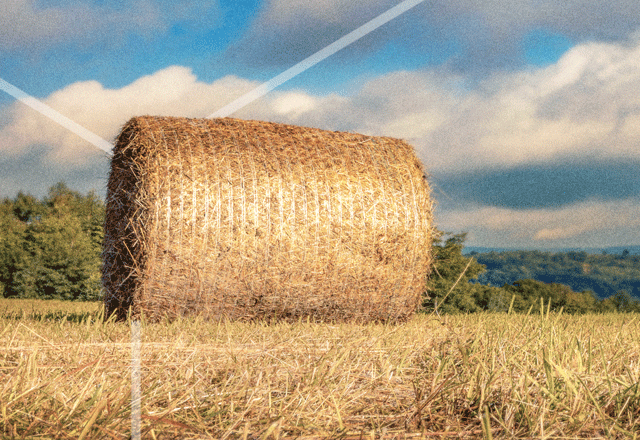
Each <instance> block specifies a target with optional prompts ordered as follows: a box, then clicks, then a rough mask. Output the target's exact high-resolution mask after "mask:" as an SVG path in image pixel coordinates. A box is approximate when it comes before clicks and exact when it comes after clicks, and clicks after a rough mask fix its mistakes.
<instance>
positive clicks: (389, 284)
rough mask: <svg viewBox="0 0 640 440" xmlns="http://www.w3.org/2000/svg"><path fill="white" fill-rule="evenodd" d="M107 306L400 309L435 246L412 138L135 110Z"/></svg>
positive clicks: (110, 231) (373, 314) (107, 271)
mask: <svg viewBox="0 0 640 440" xmlns="http://www.w3.org/2000/svg"><path fill="white" fill-rule="evenodd" d="M106 210H107V212H106V214H107V216H106V223H105V237H104V250H103V269H102V281H103V284H104V287H105V290H106V294H105V305H106V312H107V316H109V315H111V314H113V313H116V314H117V315H118V317H119V318H124V317H125V316H126V315H127V312H128V310H129V308H131V310H132V311H133V313H134V314H135V315H137V314H140V313H143V314H144V316H146V317H147V318H149V319H152V320H157V319H161V318H165V317H168V318H175V317H178V316H184V315H192V314H199V315H203V316H205V317H207V318H214V319H220V318H229V319H257V318H259V319H265V318H266V319H274V318H275V319H287V320H291V319H298V318H300V317H305V318H307V317H308V318H310V319H312V320H321V321H358V322H367V321H402V320H405V319H407V318H408V317H410V316H411V315H412V314H413V313H415V311H416V309H417V307H418V305H419V303H420V298H421V295H422V293H423V291H424V288H425V284H426V277H427V275H428V274H429V271H430V268H431V263H432V256H431V241H432V232H433V225H432V202H431V199H430V190H429V186H428V183H427V181H426V177H425V174H424V171H423V168H422V166H421V164H420V163H419V161H418V160H417V158H416V156H415V153H414V151H413V149H412V147H411V146H410V145H408V144H407V143H405V142H403V141H400V140H398V139H392V138H387V137H369V136H363V135H359V134H352V133H339V132H331V131H324V130H319V129H313V128H304V127H297V126H291V125H284V124H275V123H268V122H257V121H243V120H238V119H231V118H222V119H213V120H210V119H187V118H171V117H151V116H143V117H137V118H133V119H131V120H130V121H129V122H128V123H127V124H126V125H125V126H124V128H123V130H122V132H121V133H120V135H119V137H118V139H117V142H116V146H115V149H114V154H113V158H112V161H111V172H110V176H109V183H108V190H107V201H106Z"/></svg>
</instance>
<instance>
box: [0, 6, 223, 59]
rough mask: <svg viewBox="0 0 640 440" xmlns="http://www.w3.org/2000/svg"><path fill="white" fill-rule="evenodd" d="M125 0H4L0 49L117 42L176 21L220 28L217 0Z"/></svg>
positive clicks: (161, 28)
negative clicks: (114, 0)
mask: <svg viewBox="0 0 640 440" xmlns="http://www.w3.org/2000/svg"><path fill="white" fill-rule="evenodd" d="M120 4H121V6H120V7H119V8H116V7H113V6H111V5H110V4H109V3H108V2H105V4H104V6H96V5H94V4H90V3H88V2H86V1H81V0H75V1H71V2H65V3H64V4H63V5H60V6H50V7H43V6H42V5H41V2H37V1H35V0H2V1H0V5H1V8H2V14H3V17H2V26H0V50H24V49H28V50H29V51H36V52H37V51H38V50H44V49H45V48H48V47H51V46H53V45H56V44H61V43H76V44H79V45H82V46H84V45H87V44H91V43H95V42H98V41H100V42H108V44H113V42H114V41H116V42H117V41H120V40H121V38H123V36H124V35H126V34H127V33H130V32H133V33H136V34H139V35H144V36H147V37H149V36H152V35H155V34H158V33H163V32H164V31H166V30H167V29H168V27H169V24H170V22H171V21H173V20H177V19H178V20H185V19H190V20H191V21H194V20H195V21H198V20H202V19H203V18H204V17H206V24H207V26H208V27H211V26H212V25H214V26H215V25H217V22H216V21H212V20H211V17H212V16H213V17H216V16H218V15H219V8H218V2H217V1H212V2H206V4H205V2H199V1H183V2H180V3H179V4H178V5H176V4H173V3H172V2H163V1H162V0H131V1H125V2H123V3H120ZM205 11H206V12H207V14H205ZM211 11H213V13H212V12H211Z"/></svg>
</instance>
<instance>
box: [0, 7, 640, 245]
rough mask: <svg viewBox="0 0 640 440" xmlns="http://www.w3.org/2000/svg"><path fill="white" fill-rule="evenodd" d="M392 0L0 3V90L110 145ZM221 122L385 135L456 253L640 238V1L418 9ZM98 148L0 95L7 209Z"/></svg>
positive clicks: (98, 185) (283, 60)
mask: <svg viewBox="0 0 640 440" xmlns="http://www.w3.org/2000/svg"><path fill="white" fill-rule="evenodd" d="M399 3H400V1H399V0H367V1H353V0H262V1H259V0H252V1H226V0H217V1H215V0H214V1H208V2H201V1H196V0H193V1H165V0H135V1H129V0H115V1H114V0H109V1H107V0H94V1H85V0H52V1H44V0H0V10H2V11H3V13H2V16H0V21H1V26H0V79H1V80H4V81H5V82H6V83H7V84H11V85H12V86H15V87H17V88H18V89H20V90H22V91H24V92H25V93H27V94H29V95H31V96H33V97H34V98H36V99H38V100H39V101H41V102H42V103H44V104H46V105H47V106H49V107H50V108H52V109H54V110H55V111H57V112H59V113H60V114H62V115H64V116H65V117H67V118H69V119H70V120H72V121H74V122H75V123H77V124H79V125H80V126H82V127H84V128H86V129H87V130H89V131H91V132H93V133H95V134H97V135H98V136H100V137H101V138H103V139H105V140H107V141H109V142H113V140H114V139H115V137H116V136H117V134H118V133H119V131H120V129H121V128H122V126H123V125H124V123H125V122H126V121H127V120H128V119H129V118H131V117H133V116H138V115H143V114H152V115H171V116H186V117H207V116H209V115H211V114H212V113H214V112H216V111H217V110H218V109H220V108H222V107H224V106H225V105H227V104H229V103H231V102H232V101H234V100H235V99H236V98H238V97H240V96H242V95H243V94H245V93H247V92H249V91H251V90H253V89H254V88H255V87H257V86H259V85H260V84H262V83H264V82H267V81H269V80H271V79H272V78H273V77H275V76H276V75H278V74H280V73H282V72H283V71H285V70H287V69H289V68H290V67H292V66H293V65H295V64H296V63H298V62H300V61H302V60H304V59H305V58H307V57H309V56H311V55H313V54H314V53H316V52H317V51H319V50H321V49H323V48H324V47H326V46H327V45H329V44H331V43H333V42H334V41H336V40H338V39H340V38H341V37H342V36H344V35H346V34H348V33H349V32H351V31H353V30H355V29H357V28H358V27H360V26H362V25H363V24H365V23H367V22H368V21H370V20H373V19H375V18H376V17H378V16H379V15H380V14H382V13H384V12H385V11H387V10H389V9H390V8H392V7H394V6H396V5H397V4H399ZM231 116H233V117H238V118H243V119H254V120H264V121H273V122H282V123H290V124H296V125H303V126H311V127H317V128H322V129H327V130H338V131H350V132H358V133H363V134H368V135H381V136H392V137H397V138H401V139H404V140H406V141H408V142H409V143H410V144H411V145H413V146H414V147H415V149H416V153H417V155H418V157H419V158H420V160H421V161H422V162H423V164H424V166H425V168H426V170H427V171H428V173H429V176H430V177H429V181H430V184H431V186H432V190H433V196H434V198H435V200H436V206H435V220H436V227H437V228H438V229H439V230H441V231H445V232H450V233H463V232H466V233H467V240H466V245H467V246H485V247H505V248H520V249H541V250H545V249H554V248H567V247H579V248H593V247H607V246H627V245H628V246H631V245H640V2H638V1H637V0H607V1H604V0H562V1H560V0H509V1H507V0H425V1H424V2H421V3H419V4H417V5H416V6H415V7H412V8H411V9H409V10H408V11H406V12H404V13H402V14H401V15H399V16H398V17H396V18H394V19H393V20H391V21H389V22H387V23H385V24H384V25H382V26H380V27H378V28H377V29H375V30H374V31H372V32H371V33H369V34H367V35H365V36H364V37H362V38H360V39H359V40H357V41H355V42H353V43H352V44H350V45H348V46H347V47H345V48H344V49H342V50H340V51H339V52H337V53H335V54H333V55H331V56H330V57H328V58H326V59H324V60H322V61H321V62H319V63H318V64H316V65H314V66H313V67H311V68H309V69H308V70H305V71H303V72H302V73H300V74H299V75H297V76H295V77H294V78H292V79H291V80H289V81H287V82H285V83H284V84H282V85H280V86H279V87H277V88H275V89H274V90H272V91H271V92H269V93H268V94H266V95H265V96H263V97H261V98H259V99H257V100H255V101H253V102H252V103H250V104H248V105H247V106H245V107H243V108H241V109H239V110H237V111H236V112H234V113H233V114H232V115H231ZM108 172H109V156H108V154H107V153H105V152H104V151H102V150H100V149H99V148H97V147H96V146H95V145H93V144H91V143H90V142H87V141H86V140H84V139H82V138H81V137H79V136H78V135H77V134H76V133H75V132H73V131H70V130H69V129H67V128H64V127H62V126H60V125H59V124H58V123H57V122H54V121H52V120H51V119H50V118H48V117H47V116H45V115H43V114H42V113H39V112H38V111H36V110H34V109H32V108H31V107H29V106H27V105H25V104H24V103H22V102H20V101H19V100H16V99H15V97H14V96H12V95H11V94H10V93H5V91H2V90H0V198H2V197H10V198H13V197H15V196H16V194H17V193H18V191H23V192H25V193H30V194H33V195H35V196H37V197H42V196H44V195H46V193H47V191H48V189H49V188H50V187H51V186H53V185H55V184H56V183H58V182H60V181H64V182H65V183H66V184H67V185H68V186H69V187H71V188H72V189H74V190H77V191H80V192H82V193H86V192H88V191H90V190H94V191H95V192H96V193H97V194H98V195H99V196H100V197H104V196H105V194H106V184H107V178H108Z"/></svg>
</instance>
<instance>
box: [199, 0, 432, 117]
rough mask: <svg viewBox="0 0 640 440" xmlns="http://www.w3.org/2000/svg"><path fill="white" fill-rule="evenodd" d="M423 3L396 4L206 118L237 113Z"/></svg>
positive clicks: (408, 0) (406, 1) (412, 1)
mask: <svg viewBox="0 0 640 440" xmlns="http://www.w3.org/2000/svg"><path fill="white" fill-rule="evenodd" d="M423 1H424V0H405V1H403V2H401V3H399V4H397V5H396V6H394V7H393V8H391V9H389V10H387V11H386V12H384V13H382V14H380V15H378V16H377V17H376V18H374V19H373V20H370V21H368V22H367V23H365V24H363V25H362V26H360V27H359V28H357V29H356V30H354V31H351V32H349V33H348V34H347V35H345V36H344V37H342V38H340V39H338V40H336V41H334V42H333V43H331V44H330V45H328V46H327V47H325V48H324V49H321V50H319V51H318V52H316V53H314V54H313V55H311V56H310V57H308V58H305V59H304V60H302V61H300V62H299V63H298V64H296V65H295V66H293V67H291V68H289V69H287V70H285V71H284V72H282V73H281V74H279V75H277V76H275V77H274V78H272V79H270V80H269V81H267V82H265V83H263V84H262V85H260V86H258V87H256V88H255V89H253V90H251V91H250V92H248V93H246V94H244V95H242V96H240V97H239V98H238V99H236V100H234V101H232V102H230V103H229V104H227V105H225V106H224V107H222V108H221V109H219V110H217V111H216V112H214V113H211V114H210V115H209V116H207V117H208V118H223V117H226V116H229V115H231V114H232V113H235V112H236V111H238V110H240V109H241V108H242V107H244V106H246V105H248V104H250V103H252V102H253V101H255V100H256V99H258V98H261V97H263V96H264V95H266V94H267V93H269V92H270V91H271V90H273V89H275V88H276V87H278V86H279V85H281V84H282V83H284V82H286V81H289V80H290V79H291V78H293V77H294V76H297V75H299V74H300V73H302V72H304V71H305V70H307V69H309V68H310V67H313V66H315V65H316V64H318V63H319V62H320V61H322V60H324V59H325V58H327V57H330V56H331V55H333V54H334V53H336V52H338V51H339V50H341V49H344V48H345V47H346V46H348V45H350V44H351V43H353V42H355V41H357V40H359V39H360V38H362V37H364V36H365V35H367V34H368V33H370V32H373V31H374V30H376V29H378V28H379V27H380V26H382V25H383V24H385V23H387V22H389V21H391V20H393V19H394V18H396V17H397V16H398V15H400V14H402V13H404V12H406V11H408V10H409V9H411V8H413V7H414V6H417V5H418V4H420V3H422V2H423Z"/></svg>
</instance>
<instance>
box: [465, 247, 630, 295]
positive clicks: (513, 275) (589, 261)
mask: <svg viewBox="0 0 640 440" xmlns="http://www.w3.org/2000/svg"><path fill="white" fill-rule="evenodd" d="M470 255H471V256H473V257H474V258H475V259H476V260H477V261H478V262H479V263H480V264H483V265H484V266H486V272H484V273H482V274H481V275H480V276H478V280H477V281H478V282H479V283H481V284H490V285H493V286H503V285H505V284H512V283H514V282H515V281H517V280H522V279H535V280H538V281H543V282H545V283H558V284H565V285H567V286H569V287H571V289H572V290H574V291H578V292H581V291H583V290H591V291H593V292H594V293H595V294H596V295H597V296H598V297H599V298H607V297H609V296H611V295H615V294H616V293H617V292H619V291H621V290H624V291H626V292H628V293H629V294H631V295H632V296H636V297H640V255H631V254H630V253H629V252H628V251H626V252H625V251H623V252H621V253H620V254H617V255H612V254H601V255H594V254H588V253H586V252H576V251H572V252H558V253H551V252H540V251H508V252H489V253H483V254H470Z"/></svg>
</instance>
